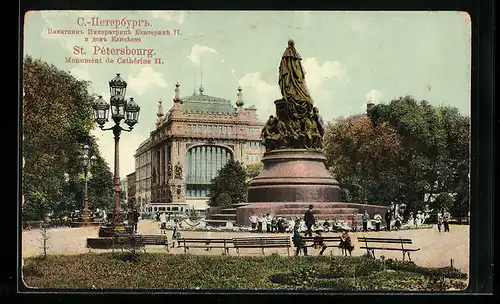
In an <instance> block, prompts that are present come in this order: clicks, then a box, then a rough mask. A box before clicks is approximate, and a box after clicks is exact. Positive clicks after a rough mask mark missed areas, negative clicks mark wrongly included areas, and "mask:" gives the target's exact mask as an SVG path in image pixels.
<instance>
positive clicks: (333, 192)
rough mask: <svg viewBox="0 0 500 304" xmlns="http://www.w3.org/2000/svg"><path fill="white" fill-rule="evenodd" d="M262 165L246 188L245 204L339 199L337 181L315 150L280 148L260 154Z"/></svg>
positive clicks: (321, 155) (333, 200)
mask: <svg viewBox="0 0 500 304" xmlns="http://www.w3.org/2000/svg"><path fill="white" fill-rule="evenodd" d="M262 163H263V168H262V171H261V172H260V174H259V175H258V176H257V177H255V178H254V179H252V181H251V182H250V184H249V188H248V198H247V201H248V203H257V202H273V203H277V202H340V201H341V196H340V187H339V183H338V182H337V180H335V178H333V176H332V175H331V174H330V172H328V169H327V168H326V165H325V163H326V157H325V156H323V154H322V153H321V152H319V151H314V150H306V149H283V150H273V151H269V152H266V153H264V157H263V158H262Z"/></svg>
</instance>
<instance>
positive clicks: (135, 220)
mask: <svg viewBox="0 0 500 304" xmlns="http://www.w3.org/2000/svg"><path fill="white" fill-rule="evenodd" d="M132 223H133V224H134V234H137V225H138V223H139V212H137V209H134V210H133V211H132Z"/></svg>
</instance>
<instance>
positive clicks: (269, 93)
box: [231, 58, 348, 120]
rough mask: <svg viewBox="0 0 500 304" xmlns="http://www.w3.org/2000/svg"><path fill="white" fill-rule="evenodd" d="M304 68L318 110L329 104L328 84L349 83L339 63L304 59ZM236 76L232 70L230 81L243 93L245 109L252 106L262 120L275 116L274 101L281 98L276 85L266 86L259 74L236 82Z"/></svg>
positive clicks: (329, 91) (247, 75) (275, 83)
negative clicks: (246, 106)
mask: <svg viewBox="0 0 500 304" xmlns="http://www.w3.org/2000/svg"><path fill="white" fill-rule="evenodd" d="M303 67H304V69H305V71H306V82H307V88H308V90H309V93H310V94H311V96H312V98H313V100H314V103H315V104H317V105H318V106H319V107H323V106H326V105H329V104H331V101H332V92H331V90H330V89H329V88H328V86H327V84H329V82H330V81H331V80H333V79H336V80H337V81H338V80H344V81H348V79H347V78H346V77H345V75H346V70H345V68H344V67H343V66H342V65H341V64H340V63H339V62H338V61H325V62H323V64H320V63H319V62H318V60H317V59H316V58H307V59H305V60H303ZM235 72H236V71H235V70H234V69H233V70H231V74H232V75H233V78H235V79H237V80H238V84H239V85H240V86H241V88H242V89H243V93H244V99H243V100H244V102H245V103H246V104H247V105H250V104H255V106H256V107H257V113H258V115H259V117H260V118H261V120H262V119H264V120H265V119H267V117H268V116H269V115H271V114H274V113H275V106H274V101H275V100H276V99H280V98H281V97H282V96H281V92H280V89H279V85H278V84H277V82H274V83H272V84H269V83H267V82H266V81H265V80H264V79H262V75H261V74H260V73H258V72H253V73H247V74H245V75H244V76H243V77H241V78H238V77H237V75H236V73H235ZM327 112H329V111H327Z"/></svg>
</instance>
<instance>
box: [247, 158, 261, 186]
mask: <svg viewBox="0 0 500 304" xmlns="http://www.w3.org/2000/svg"><path fill="white" fill-rule="evenodd" d="M260 171H262V162H258V163H254V164H250V165H247V166H246V168H245V172H246V175H247V181H250V180H251V179H253V178H255V177H257V175H259V173H260Z"/></svg>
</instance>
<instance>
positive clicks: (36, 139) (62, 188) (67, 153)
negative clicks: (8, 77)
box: [22, 56, 97, 219]
mask: <svg viewBox="0 0 500 304" xmlns="http://www.w3.org/2000/svg"><path fill="white" fill-rule="evenodd" d="M88 85H89V83H88V82H85V81H79V80H77V79H76V78H74V77H73V76H71V75H70V74H69V73H67V72H65V71H61V70H58V69H57V68H56V67H55V66H53V65H49V64H47V63H45V62H42V61H40V60H36V59H32V58H31V57H30V56H27V57H25V59H24V65H23V92H24V96H23V109H22V110H23V120H22V130H23V137H24V138H23V143H22V154H23V156H24V157H25V161H26V163H25V167H24V168H23V171H22V191H23V193H24V196H25V204H24V206H23V217H25V218H31V219H42V218H43V217H44V214H46V213H47V212H48V211H49V210H50V211H52V210H58V209H62V208H69V207H71V205H72V204H73V205H75V204H76V205H78V203H77V202H76V201H77V200H78V196H79V195H81V191H80V189H81V187H82V185H79V182H78V175H79V174H80V173H81V163H80V159H79V157H78V156H79V152H80V151H79V149H80V143H87V142H88V141H89V139H91V137H90V136H89V131H90V130H91V129H92V127H93V126H94V122H93V113H92V102H93V100H94V98H93V97H92V96H91V95H90V94H89V93H88V90H87V88H88ZM94 150H95V151H97V145H95V147H94ZM65 175H69V177H70V181H66V177H65Z"/></svg>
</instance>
